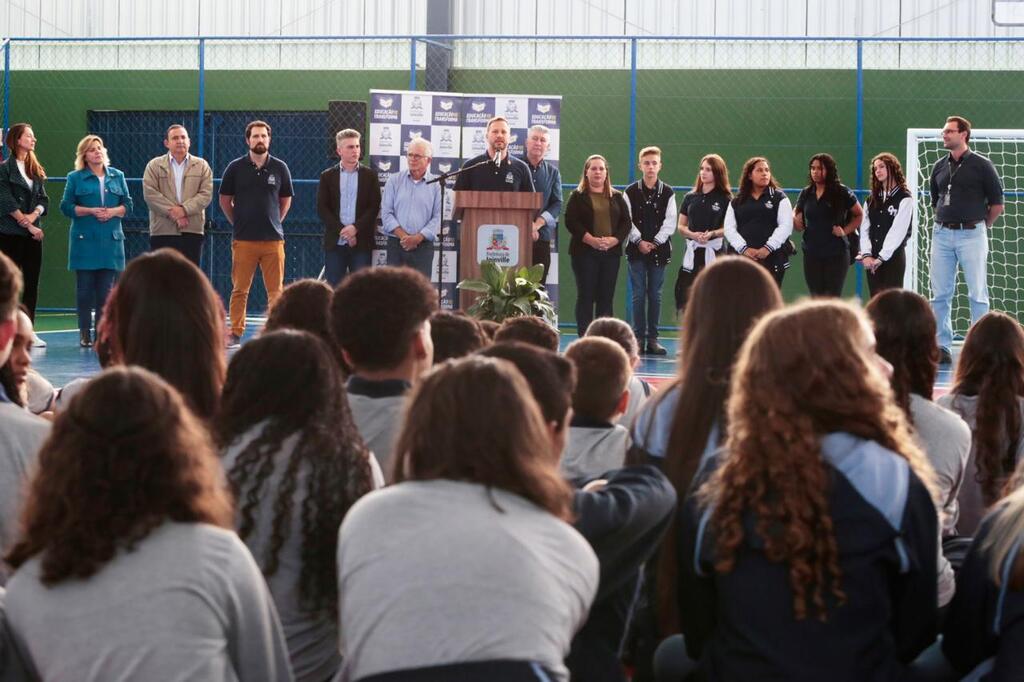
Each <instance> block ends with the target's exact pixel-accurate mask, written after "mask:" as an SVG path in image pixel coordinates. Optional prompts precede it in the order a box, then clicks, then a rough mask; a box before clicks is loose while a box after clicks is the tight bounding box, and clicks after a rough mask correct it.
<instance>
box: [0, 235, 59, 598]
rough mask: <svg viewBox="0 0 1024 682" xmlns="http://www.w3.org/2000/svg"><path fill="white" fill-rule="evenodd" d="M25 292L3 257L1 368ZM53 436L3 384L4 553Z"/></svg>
mask: <svg viewBox="0 0 1024 682" xmlns="http://www.w3.org/2000/svg"><path fill="white" fill-rule="evenodd" d="M21 288H22V280H21V271H20V270H19V269H18V266H17V265H15V264H14V262H13V261H11V259H10V258H8V257H7V256H5V255H4V254H3V253H0V365H3V364H5V363H6V362H7V358H8V356H9V355H10V353H11V347H12V346H13V345H14V338H15V337H16V336H17V334H18V298H19V297H20V296H21ZM49 433H50V424H49V422H47V421H46V420H44V419H40V418H39V417H36V416H35V415H33V414H30V413H29V412H28V411H27V410H25V409H23V408H22V407H20V406H19V405H17V404H16V403H14V402H13V401H12V399H11V395H10V392H9V389H7V388H6V387H5V386H4V385H2V384H0V552H6V551H7V549H9V548H10V546H11V544H12V543H13V541H14V537H15V533H16V529H17V527H18V515H19V513H20V510H21V506H22V502H23V497H22V493H23V488H24V485H25V480H26V478H27V477H28V472H29V471H30V469H31V468H32V467H33V466H34V462H35V458H36V452H37V451H38V450H39V447H40V445H42V443H43V441H44V440H45V439H46V437H47V436H48V435H49ZM8 575H9V571H8V566H7V564H5V563H4V562H3V561H2V560H0V587H2V586H3V585H4V583H6V582H7V576H8Z"/></svg>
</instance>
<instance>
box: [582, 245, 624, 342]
mask: <svg viewBox="0 0 1024 682" xmlns="http://www.w3.org/2000/svg"><path fill="white" fill-rule="evenodd" d="M620 262H622V254H621V253H618V252H611V251H598V250H597V249H592V248H590V247H589V246H583V247H582V248H581V251H580V252H579V253H577V254H576V255H574V256H573V257H572V272H573V274H574V275H575V276H576V330H577V332H578V334H579V335H580V336H583V335H584V334H586V333H587V327H589V326H590V323H591V322H593V320H594V318H595V317H611V316H612V303H613V301H614V299H615V281H616V280H617V279H618V277H619V263H620Z"/></svg>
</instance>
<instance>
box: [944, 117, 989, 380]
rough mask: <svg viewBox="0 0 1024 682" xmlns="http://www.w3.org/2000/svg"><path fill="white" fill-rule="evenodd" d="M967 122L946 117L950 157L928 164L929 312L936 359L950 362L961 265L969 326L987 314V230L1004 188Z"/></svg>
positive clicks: (946, 135) (945, 128)
mask: <svg viewBox="0 0 1024 682" xmlns="http://www.w3.org/2000/svg"><path fill="white" fill-rule="evenodd" d="M970 140H971V122H970V121H968V120H967V119H966V118H963V117H962V116H950V117H949V118H947V119H946V125H945V126H944V127H943V128H942V145H943V146H944V147H945V148H946V149H947V150H949V155H948V156H945V157H943V158H941V159H939V160H938V161H937V162H936V163H935V166H934V167H933V168H932V177H931V199H932V209H933V210H934V211H935V226H934V229H933V231H932V262H931V267H930V273H931V285H932V301H931V303H932V311H933V312H934V313H935V322H936V324H937V326H938V333H937V336H938V342H939V355H940V357H939V361H940V362H941V363H942V364H949V363H951V362H952V361H953V357H952V355H951V354H950V352H949V349H950V346H952V344H953V325H952V322H951V320H950V304H951V303H952V300H953V291H954V289H955V288H956V271H957V266H958V265H959V266H960V267H961V268H963V271H964V280H965V281H966V282H967V297H968V299H969V300H970V303H971V324H974V323H975V322H977V321H978V318H979V317H981V316H982V315H984V314H985V313H987V312H988V270H987V265H988V228H990V227H992V224H993V223H995V221H996V219H998V218H999V216H1000V215H1002V213H1003V187H1002V184H1001V183H1000V181H999V175H998V173H996V169H995V166H993V165H992V162H991V161H989V160H988V159H987V158H985V157H984V156H982V155H981V154H978V153H976V152H972V151H971V150H970V148H969V147H968V146H967V145H968V143H969V142H970Z"/></svg>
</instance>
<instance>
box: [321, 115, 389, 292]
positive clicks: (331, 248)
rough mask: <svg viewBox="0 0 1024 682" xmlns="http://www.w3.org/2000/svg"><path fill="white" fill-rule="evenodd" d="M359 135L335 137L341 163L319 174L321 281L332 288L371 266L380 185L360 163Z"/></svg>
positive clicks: (346, 131) (343, 132)
mask: <svg viewBox="0 0 1024 682" xmlns="http://www.w3.org/2000/svg"><path fill="white" fill-rule="evenodd" d="M360 138H361V136H360V134H359V132H358V131H356V130H352V129H351V128H346V129H344V130H341V131H339V132H338V134H337V135H335V138H334V139H335V143H336V144H337V148H338V158H339V159H340V163H338V165H336V166H331V167H330V168H328V169H327V170H325V171H324V172H323V173H321V174H320V183H319V184H318V185H317V188H316V208H317V213H318V214H319V215H320V221H321V222H322V223H323V224H324V277H325V278H326V279H327V283H328V284H330V285H331V286H332V287H336V286H338V283H339V282H341V280H342V278H343V277H344V276H345V275H346V274H348V273H351V272H356V271H357V270H361V269H362V268H366V267H369V266H370V259H371V258H373V244H374V236H373V235H374V233H375V232H376V231H377V216H378V215H379V214H380V181H379V180H378V179H377V174H376V173H375V172H374V171H372V170H370V169H369V168H367V167H366V166H363V165H361V164H360V163H359V157H360V155H361V154H362V146H361V145H360Z"/></svg>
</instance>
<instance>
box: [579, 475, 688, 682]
mask: <svg viewBox="0 0 1024 682" xmlns="http://www.w3.org/2000/svg"><path fill="white" fill-rule="evenodd" d="M601 478H604V479H606V480H607V481H608V485H606V486H605V487H604V488H603V489H601V490H599V491H596V492H583V491H577V492H576V496H575V498H574V499H573V511H574V512H575V513H576V523H575V524H573V525H574V526H575V528H576V530H578V531H579V532H580V534H581V535H583V537H585V538H586V539H587V542H589V543H590V546H591V547H592V548H593V549H594V553H595V554H597V558H598V561H599V563H600V566H601V581H600V583H599V584H598V588H597V596H596V597H595V598H594V604H593V606H592V607H591V608H590V615H589V617H588V618H587V622H586V623H585V624H584V625H583V627H582V628H581V629H580V631H579V632H578V633H576V636H575V637H574V638H573V640H572V647H571V650H570V652H569V657H568V658H567V659H566V665H567V666H568V668H569V671H570V672H571V673H572V679H573V680H581V681H585V682H611V681H613V680H614V681H615V682H624V681H625V677H624V676H623V673H622V664H621V663H620V662H619V650H620V649H621V644H622V640H623V638H624V636H625V633H626V628H627V626H628V624H629V619H630V615H631V613H632V610H633V602H634V601H635V599H636V595H637V591H638V589H639V580H640V567H641V566H642V565H643V563H644V562H645V561H647V560H648V559H649V558H650V557H651V555H652V554H654V550H655V549H656V548H657V547H658V545H659V544H660V543H661V538H662V536H663V535H664V534H665V531H666V530H667V529H668V525H669V522H670V521H671V520H672V515H673V511H674V510H675V506H676V491H675V489H674V488H673V487H672V484H671V483H670V482H669V480H668V479H667V478H665V475H664V474H662V473H661V472H660V471H659V470H658V469H656V468H655V467H652V466H640V467H627V468H625V469H618V470H615V471H612V472H609V473H607V474H605V475H604V476H602V477H601Z"/></svg>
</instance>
